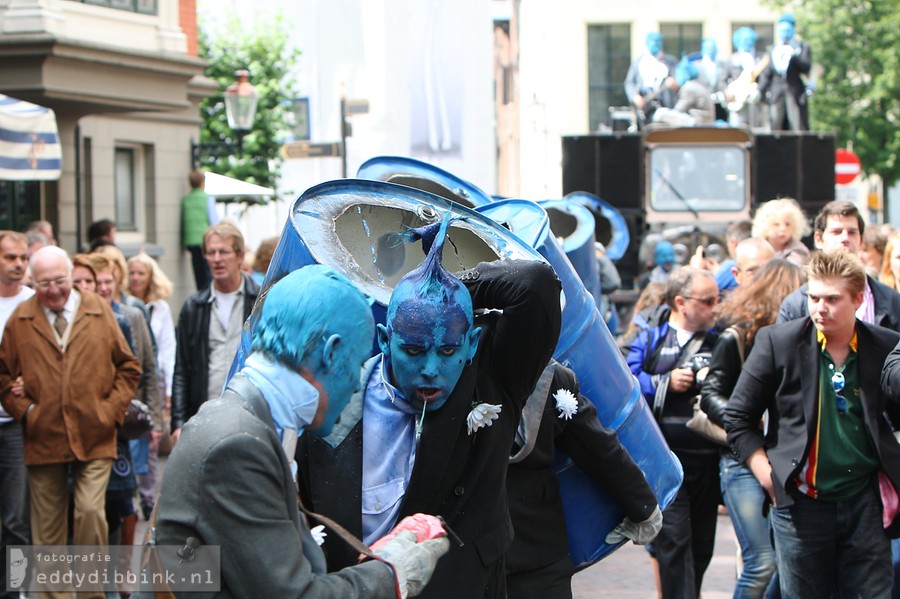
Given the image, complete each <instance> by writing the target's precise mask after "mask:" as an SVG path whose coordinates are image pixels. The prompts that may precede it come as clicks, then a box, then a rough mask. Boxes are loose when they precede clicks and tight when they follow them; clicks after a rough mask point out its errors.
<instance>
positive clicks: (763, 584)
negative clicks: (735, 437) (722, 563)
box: [719, 454, 775, 599]
mask: <svg viewBox="0 0 900 599" xmlns="http://www.w3.org/2000/svg"><path fill="white" fill-rule="evenodd" d="M719 477H720V480H721V483H722V497H723V498H724V499H725V506H726V507H727V508H728V516H729V517H730V518H731V524H732V525H733V527H734V534H735V535H736V536H737V540H738V543H739V544H740V546H741V556H742V558H743V560H744V569H743V570H742V571H741V576H740V578H738V581H737V585H736V586H735V588H734V599H751V598H752V599H761V598H762V597H765V595H766V588H767V587H768V585H769V581H771V580H772V574H774V573H775V549H774V548H773V547H772V540H771V538H770V537H769V522H768V520H766V518H765V516H763V514H762V506H763V502H764V501H765V491H763V488H762V487H761V486H760V485H759V481H757V480H756V477H755V476H753V472H751V471H750V469H749V468H747V467H746V466H744V465H743V464H741V463H740V462H738V461H737V460H735V459H734V458H733V457H732V456H731V455H729V454H723V455H722V458H721V460H720V461H719Z"/></svg>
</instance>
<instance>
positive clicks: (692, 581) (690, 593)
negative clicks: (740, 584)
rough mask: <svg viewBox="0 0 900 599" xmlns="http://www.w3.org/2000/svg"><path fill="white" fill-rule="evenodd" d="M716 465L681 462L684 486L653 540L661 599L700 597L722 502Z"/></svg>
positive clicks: (693, 460) (713, 460)
mask: <svg viewBox="0 0 900 599" xmlns="http://www.w3.org/2000/svg"><path fill="white" fill-rule="evenodd" d="M679 457H680V456H679ZM717 461H718V459H717V457H716V456H711V458H710V459H709V460H706V459H698V458H697V457H694V456H692V457H691V458H690V459H682V466H683V467H684V482H683V483H682V484H681V489H679V491H678V495H677V497H676V498H675V501H673V502H672V503H671V504H670V505H669V507H667V508H666V510H665V511H664V512H663V525H662V530H660V531H659V536H657V537H656V538H655V539H654V540H653V552H654V553H655V556H656V559H657V560H658V562H659V576H660V581H661V584H662V596H663V599H697V596H698V595H699V593H700V587H701V585H702V583H703V574H704V573H705V572H706V568H707V567H708V566H709V562H710V561H711V560H712V556H713V545H714V544H715V541H716V520H717V519H718V513H719V502H720V499H721V492H720V490H719V467H718V464H717Z"/></svg>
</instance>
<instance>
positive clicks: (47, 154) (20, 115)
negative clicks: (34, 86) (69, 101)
mask: <svg viewBox="0 0 900 599" xmlns="http://www.w3.org/2000/svg"><path fill="white" fill-rule="evenodd" d="M61 166H62V150H61V149H60V145H59V134H58V133H57V130H56V115H55V114H54V113H53V111H52V110H50V109H49V108H44V107H43V106H38V105H37V104H32V103H31V102H25V101H22V100H16V99H15V98H10V97H9V96H4V95H3V94H0V180H5V181H55V180H56V179H59V174H60V168H61Z"/></svg>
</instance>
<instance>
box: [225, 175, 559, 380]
mask: <svg viewBox="0 0 900 599" xmlns="http://www.w3.org/2000/svg"><path fill="white" fill-rule="evenodd" d="M448 210H449V211H451V212H453V214H454V216H456V217H459V218H460V220H456V221H454V222H453V223H452V224H451V227H450V232H449V234H448V237H449V239H450V241H451V243H448V244H447V246H446V247H445V249H444V258H443V263H444V266H445V267H446V268H447V269H448V270H449V271H451V272H455V271H459V270H464V269H467V268H472V267H474V266H475V265H477V264H478V263H479V262H489V261H492V260H496V259H503V260H540V261H544V259H543V258H542V257H541V256H540V255H539V254H538V253H537V252H536V251H535V250H534V249H533V248H532V247H531V246H529V245H528V244H525V243H523V242H522V241H520V240H519V239H518V238H517V237H516V236H515V235H513V234H512V233H511V232H510V231H509V229H506V228H504V227H503V226H502V225H500V224H498V223H496V222H494V221H493V220H491V219H489V218H487V217H485V216H483V215H482V214H479V213H478V212H475V211H473V210H471V209H469V208H466V207H464V206H462V205H460V204H458V203H456V202H451V201H449V200H447V199H444V198H442V197H438V196H436V195H434V194H431V193H429V192H427V191H422V190H420V189H416V188H412V187H407V186H403V185H395V184H392V183H384V182H381V181H364V180H360V179H341V180H338V181H330V182H328V183H322V184H320V185H317V186H315V187H311V188H310V189H308V190H307V191H306V192H304V193H303V195H301V196H300V197H299V198H298V199H297V200H296V201H295V202H294V205H293V207H292V209H291V213H290V216H289V218H288V220H287V223H286V224H285V227H284V231H283V232H282V235H281V238H280V240H279V242H278V246H277V247H276V249H275V253H274V255H273V256H272V261H271V263H270V265H269V269H268V272H267V273H266V278H265V280H264V281H263V285H262V290H261V292H260V298H261V300H260V301H263V300H262V298H264V297H265V293H266V290H267V289H268V287H269V286H271V285H272V284H273V283H274V282H275V281H277V280H278V279H280V278H281V277H283V276H285V275H286V274H288V273H290V272H292V271H294V270H296V269H298V268H302V267H303V266H308V265H310V264H325V265H327V266H331V267H332V268H334V269H335V270H338V271H339V272H341V273H342V274H344V275H345V276H347V277H348V278H349V279H350V280H351V281H352V282H353V283H354V285H356V287H357V288H358V289H360V290H361V291H362V292H363V293H365V294H366V295H368V296H369V297H370V298H372V300H373V303H372V312H373V314H374V316H375V320H376V322H384V319H385V314H386V312H387V305H388V302H389V301H390V296H391V292H392V290H393V288H394V285H395V284H396V283H397V282H398V281H399V280H400V279H401V278H402V277H403V276H404V275H405V274H406V273H408V272H409V271H411V270H412V269H414V268H415V267H417V266H418V265H419V264H420V263H421V262H422V260H423V259H424V258H425V253H424V252H423V251H422V248H421V242H417V243H414V244H407V243H403V242H399V241H398V240H397V237H396V233H398V232H405V231H407V230H408V229H409V228H414V227H420V226H422V225H425V224H428V223H432V222H436V221H438V220H440V219H441V218H442V217H443V215H444V214H445V213H446V212H447V211H448ZM522 220H523V221H524V220H525V219H524V218H523V219H522ZM544 220H546V218H544ZM543 224H544V225H545V224H546V223H543ZM258 319H259V306H256V307H255V308H254V310H253V313H252V314H251V316H250V318H249V319H248V321H247V323H246V324H245V326H244V331H243V335H242V339H241V347H240V349H239V350H238V353H237V356H236V358H235V361H234V363H233V364H232V367H231V372H230V374H233V373H234V372H237V370H239V369H240V368H241V367H242V366H243V363H244V360H245V359H246V357H247V356H248V355H249V351H250V340H251V338H252V332H253V329H254V328H255V326H256V322H257V321H258ZM375 351H377V346H376V344H375V340H374V339H373V353H374V352H375ZM229 376H230V375H229Z"/></svg>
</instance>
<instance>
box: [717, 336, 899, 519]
mask: <svg viewBox="0 0 900 599" xmlns="http://www.w3.org/2000/svg"><path fill="white" fill-rule="evenodd" d="M856 331H857V334H858V339H859V350H858V351H859V355H858V361H857V364H858V367H859V384H860V399H861V401H862V406H863V414H864V418H865V423H866V430H867V431H868V433H869V438H870V439H871V440H872V444H873V446H874V448H875V450H876V453H877V456H878V459H879V461H880V463H881V468H882V469H883V470H884V471H885V473H886V474H887V475H888V477H889V478H890V479H891V481H892V482H893V484H894V486H895V487H896V488H900V486H898V484H900V444H898V443H897V441H896V439H894V435H893V431H892V428H891V426H890V423H889V421H888V418H887V417H886V414H885V411H886V410H890V411H891V412H897V411H898V410H900V399H897V398H893V399H891V398H888V397H887V396H886V395H885V394H884V393H883V392H882V390H881V388H880V386H879V379H880V375H881V370H882V365H883V364H884V361H885V358H886V357H887V356H888V354H889V353H890V352H891V350H892V349H894V347H895V346H896V345H897V342H898V341H900V335H898V334H897V333H895V332H893V331H890V330H887V329H884V328H882V327H877V326H872V325H869V324H866V323H864V322H861V321H859V320H857V321H856ZM818 347H819V346H818V343H817V342H816V330H815V327H814V326H813V325H812V321H811V320H810V319H809V318H804V319H798V320H794V321H791V322H789V323H787V324H782V325H773V326H768V327H764V328H762V329H760V331H759V333H758V334H757V336H756V340H755V341H754V343H753V351H752V352H750V355H749V356H748V357H747V361H746V362H745V363H744V370H743V372H742V373H741V376H740V377H739V378H738V382H737V385H736V386H735V388H734V391H733V392H732V394H731V399H730V400H729V401H728V405H727V407H726V408H725V430H726V431H728V441H729V443H731V445H732V447H733V448H734V450H735V453H736V455H737V456H738V459H740V460H741V461H744V460H746V459H747V458H748V457H749V456H750V454H752V453H753V452H754V451H756V450H757V449H759V448H760V447H764V448H765V450H766V453H767V454H768V457H769V463H771V464H772V482H773V485H774V491H775V503H776V505H778V506H786V505H791V504H792V503H793V499H792V497H791V495H790V494H789V493H788V489H789V488H790V489H794V488H796V485H795V482H794V481H795V479H796V477H797V475H798V474H799V472H800V470H801V469H802V468H803V465H804V464H805V462H806V457H807V455H808V454H809V449H810V444H811V442H812V440H813V439H814V437H815V427H816V425H817V422H818V412H817V405H816V404H817V397H818V390H819V371H818ZM788 350H789V351H788ZM766 410H768V411H769V428H768V434H767V435H766V436H765V437H764V436H763V432H762V431H761V430H760V428H759V421H760V419H761V418H762V416H763V412H765V411H766ZM889 532H892V533H895V534H896V533H897V532H900V519H898V520H895V521H894V525H893V526H892V528H891V530H889Z"/></svg>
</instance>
